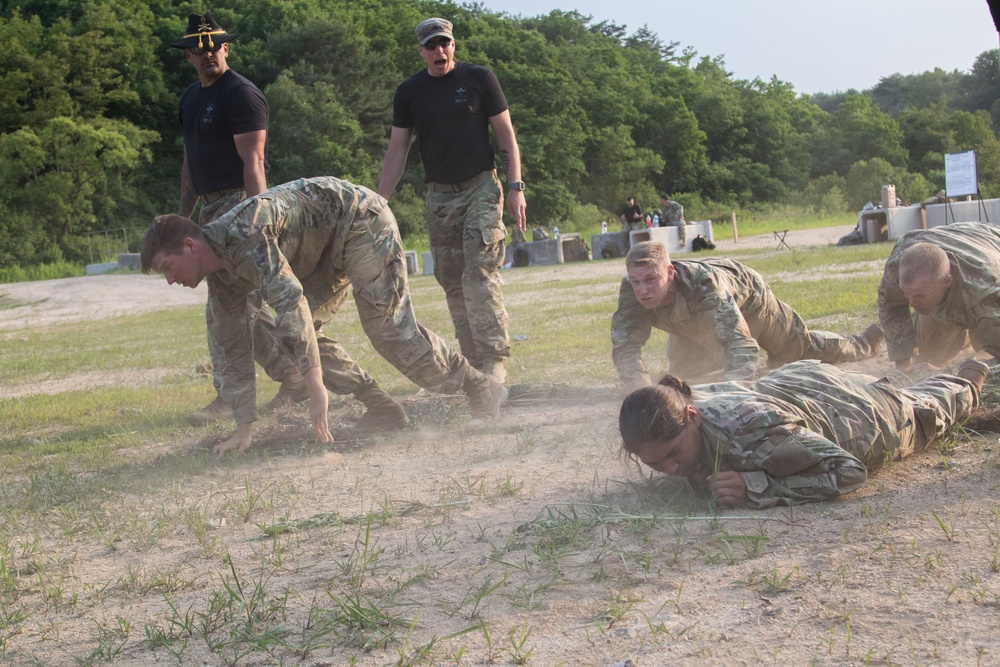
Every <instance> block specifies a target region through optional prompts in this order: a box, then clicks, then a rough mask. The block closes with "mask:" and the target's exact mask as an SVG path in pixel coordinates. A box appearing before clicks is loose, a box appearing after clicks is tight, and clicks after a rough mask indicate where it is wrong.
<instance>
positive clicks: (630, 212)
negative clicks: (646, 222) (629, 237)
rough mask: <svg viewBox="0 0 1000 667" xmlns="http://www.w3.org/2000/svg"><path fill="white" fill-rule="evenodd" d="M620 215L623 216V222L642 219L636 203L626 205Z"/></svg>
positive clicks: (640, 210)
mask: <svg viewBox="0 0 1000 667" xmlns="http://www.w3.org/2000/svg"><path fill="white" fill-rule="evenodd" d="M622 215H624V216H625V222H638V221H639V220H642V209H641V208H639V205H638V204H633V205H631V206H626V207H625V210H624V211H622Z"/></svg>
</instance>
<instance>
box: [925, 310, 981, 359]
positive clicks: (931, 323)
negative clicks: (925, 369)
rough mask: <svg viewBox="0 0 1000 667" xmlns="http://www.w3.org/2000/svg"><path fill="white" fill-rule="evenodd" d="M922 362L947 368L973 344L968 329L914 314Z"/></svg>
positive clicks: (928, 316)
mask: <svg viewBox="0 0 1000 667" xmlns="http://www.w3.org/2000/svg"><path fill="white" fill-rule="evenodd" d="M913 324H914V328H915V329H916V332H917V349H918V350H919V351H920V352H919V354H920V360H921V361H926V362H929V363H931V364H933V365H935V366H946V365H947V364H948V362H949V361H951V360H952V359H954V358H955V357H956V356H957V355H958V353H959V352H961V351H962V350H964V349H965V348H966V347H968V346H969V344H970V343H972V344H973V346H974V347H976V349H979V348H978V346H977V345H975V341H972V340H971V337H970V334H969V331H968V330H967V329H959V328H956V327H953V326H951V325H950V324H946V323H945V322H941V321H940V320H936V319H934V318H933V317H931V316H930V315H921V314H919V313H914V314H913Z"/></svg>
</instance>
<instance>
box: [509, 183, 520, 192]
mask: <svg viewBox="0 0 1000 667" xmlns="http://www.w3.org/2000/svg"><path fill="white" fill-rule="evenodd" d="M507 189H508V190H520V191H521V192H524V181H511V182H510V183H508V184H507Z"/></svg>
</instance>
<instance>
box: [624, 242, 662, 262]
mask: <svg viewBox="0 0 1000 667" xmlns="http://www.w3.org/2000/svg"><path fill="white" fill-rule="evenodd" d="M669 264H670V253H668V252H667V248H666V246H664V245H663V244H662V243H660V242H659V241H641V242H639V243H636V244H635V245H634V246H632V247H631V248H629V251H628V254H627V255H625V268H627V269H628V268H632V267H633V266H648V267H650V268H653V269H657V268H663V267H666V266H667V265H669Z"/></svg>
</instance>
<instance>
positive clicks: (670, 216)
mask: <svg viewBox="0 0 1000 667" xmlns="http://www.w3.org/2000/svg"><path fill="white" fill-rule="evenodd" d="M659 213H660V227H676V228H677V238H678V240H679V241H680V244H681V246H685V245H687V228H686V227H685V225H687V222H686V221H685V220H684V207H683V206H681V205H680V203H679V202H675V201H671V200H670V197H669V196H667V195H666V194H661V195H660V211H659Z"/></svg>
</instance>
